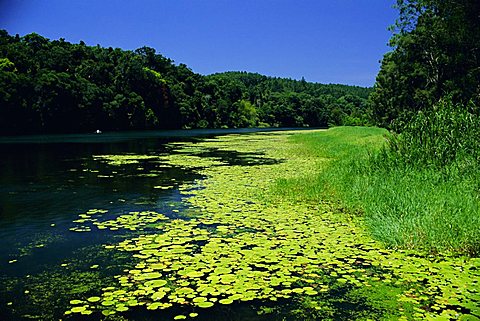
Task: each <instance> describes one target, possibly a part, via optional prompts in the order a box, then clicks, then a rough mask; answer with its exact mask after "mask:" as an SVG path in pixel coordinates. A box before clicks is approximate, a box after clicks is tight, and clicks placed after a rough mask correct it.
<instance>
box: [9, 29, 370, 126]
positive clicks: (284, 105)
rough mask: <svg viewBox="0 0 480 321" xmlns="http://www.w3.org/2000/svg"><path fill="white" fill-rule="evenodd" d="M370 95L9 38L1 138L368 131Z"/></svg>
mask: <svg viewBox="0 0 480 321" xmlns="http://www.w3.org/2000/svg"><path fill="white" fill-rule="evenodd" d="M370 91H371V89H369V88H361V87H354V86H346V85H323V84H317V83H308V82H306V81H304V80H301V81H296V80H291V79H282V78H272V77H266V76H262V75H259V74H252V73H246V72H228V73H222V74H215V75H210V76H202V75H199V74H196V73H194V72H192V70H190V69H189V68H188V67H187V66H186V65H184V64H179V65H176V64H174V62H173V61H172V60H171V59H168V58H166V57H164V56H162V55H160V54H158V53H156V52H155V50H154V49H153V48H148V47H142V48H139V49H137V50H135V51H128V50H122V49H118V48H103V47H101V46H100V45H97V46H94V47H92V46H87V45H86V44H85V43H83V42H80V43H79V44H72V43H69V42H67V41H65V40H64V39H59V40H53V41H50V40H49V39H46V38H44V37H42V36H40V35H38V34H35V33H32V34H28V35H25V36H23V37H20V36H18V35H16V36H11V35H9V34H8V33H7V32H6V31H5V30H3V31H0V133H1V134H27V133H61V132H90V131H93V130H96V129H101V130H129V129H174V128H221V127H253V126H294V127H295V126H328V125H331V124H334V125H341V124H362V123H365V122H366V119H367V112H366V106H367V104H366V101H367V97H368V95H369V93H370Z"/></svg>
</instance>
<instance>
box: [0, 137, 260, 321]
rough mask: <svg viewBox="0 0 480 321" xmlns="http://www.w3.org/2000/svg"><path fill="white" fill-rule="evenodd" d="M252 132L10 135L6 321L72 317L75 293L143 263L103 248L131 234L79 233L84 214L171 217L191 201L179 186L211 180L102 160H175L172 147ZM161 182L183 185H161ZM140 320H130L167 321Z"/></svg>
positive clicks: (1, 182)
mask: <svg viewBox="0 0 480 321" xmlns="http://www.w3.org/2000/svg"><path fill="white" fill-rule="evenodd" d="M247 131H250V132H251V131H255V130H233V131H232V130H229V131H222V130H214V131H212V130H203V131H173V132H172V131H170V132H131V133H110V134H101V135H94V134H90V135H66V136H54V135H53V136H24V137H3V138H0V148H1V149H2V157H0V240H1V243H0V320H30V319H39V320H48V319H52V320H54V319H55V320H58V319H60V318H63V316H62V314H63V311H64V310H65V309H66V307H65V305H66V304H68V300H69V299H70V298H72V296H74V295H75V293H79V292H82V291H83V292H82V293H90V294H91V295H98V293H99V292H101V291H100V287H102V286H106V284H107V285H108V282H111V283H115V280H114V279H113V278H112V276H113V275H115V274H116V273H121V271H122V269H124V268H125V267H129V266H132V265H133V264H134V262H132V261H131V258H128V257H122V256H121V255H119V254H116V255H117V256H115V257H112V255H114V254H111V253H110V254H109V253H108V252H106V251H101V248H102V247H101V244H107V243H109V242H112V243H113V242H118V241H119V240H121V238H122V237H125V236H126V235H124V234H122V233H125V232H114V231H108V232H106V231H98V230H95V229H92V232H89V233H76V232H72V231H70V230H69V228H71V227H73V226H74V223H72V221H73V220H75V219H77V218H78V214H80V213H85V212H86V211H88V210H89V209H105V210H108V214H106V215H108V216H107V218H114V217H115V216H118V215H120V214H124V213H128V212H130V211H142V210H153V211H157V212H159V213H163V214H166V215H167V216H169V215H170V216H175V215H179V214H176V213H172V210H171V208H172V206H171V204H172V203H177V206H176V207H175V208H179V206H178V203H179V202H181V196H180V193H179V191H178V186H179V185H181V184H183V183H188V182H193V181H194V180H197V179H201V178H202V177H201V176H200V175H199V174H198V173H195V172H191V171H188V170H185V169H181V168H176V167H169V168H165V169H162V172H161V173H160V174H159V175H158V176H155V177H150V176H141V175H139V174H149V173H151V169H153V168H154V166H155V165H154V164H152V163H151V161H150V160H144V161H141V162H140V164H130V165H125V166H112V165H108V164H106V163H102V162H99V161H95V160H94V159H93V158H92V156H93V155H106V154H127V153H134V154H142V155H143V154H149V155H166V154H168V153H170V152H171V147H169V146H168V145H166V144H167V143H169V142H178V141H192V140H196V139H199V138H200V137H208V136H212V135H219V134H226V133H231V132H236V133H239V132H247ZM212 153H215V151H212ZM215 156H217V157H219V158H222V159H223V160H226V161H228V162H230V163H232V164H233V163H238V162H241V161H242V155H238V154H236V153H225V152H223V153H219V152H217V155H215ZM250 156H251V155H250ZM112 176H113V177H112ZM158 185H163V186H170V185H173V186H174V187H175V188H173V189H169V190H162V189H155V188H153V187H154V186H158ZM180 208H181V207H180ZM180 215H181V213H180ZM109 252H117V251H109ZM99 262H100V263H101V266H102V268H101V272H98V273H95V274H93V273H91V271H92V269H91V265H92V264H95V263H99ZM105 283H106V284H105ZM78 284H82V286H83V287H84V288H82V289H79V285H78ZM85 291H86V292H85ZM236 309H237V310H236V312H232V310H228V309H227V310H219V311H217V312H216V313H219V315H220V316H221V315H225V316H224V317H221V318H222V319H225V320H227V319H228V320H235V319H243V320H246V319H250V317H248V315H250V314H252V313H253V312H252V311H251V310H250V309H249V308H247V307H242V306H239V307H237V308H236ZM240 311H243V312H241V313H240V314H241V315H243V317H239V314H238V313H239V312H240ZM129 313H131V312H129ZM134 313H136V315H133V316H132V315H130V317H129V319H130V318H132V319H135V320H140V319H141V320H150V319H152V318H153V319H156V317H157V316H158V314H157V315H153V314H151V313H150V314H149V313H145V312H142V311H137V312H134ZM157 313H158V312H157ZM162 313H163V312H162ZM252 315H256V313H254V314H252ZM88 319H94V318H93V317H89V318H88Z"/></svg>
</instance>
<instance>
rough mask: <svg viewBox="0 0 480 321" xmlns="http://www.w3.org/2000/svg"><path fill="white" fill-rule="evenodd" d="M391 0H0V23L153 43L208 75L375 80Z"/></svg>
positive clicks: (46, 32)
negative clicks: (237, 73) (239, 73)
mask: <svg viewBox="0 0 480 321" xmlns="http://www.w3.org/2000/svg"><path fill="white" fill-rule="evenodd" d="M394 2H395V0H145V1H142V0H138V1H127V0H116V1H114V0H82V1H77V0H44V1H34V0H15V1H4V0H0V29H6V30H7V31H8V32H9V33H10V34H17V33H18V34H20V35H25V34H27V33H31V32H36V33H39V34H40V35H42V36H45V37H47V38H50V39H58V38H65V39H66V40H67V41H70V42H79V41H80V40H83V41H85V42H86V43H87V44H88V45H96V44H100V45H102V46H106V47H108V46H112V47H120V48H123V49H136V48H138V47H142V46H144V45H147V46H150V47H153V48H155V49H156V50H157V52H159V53H161V54H162V55H164V56H166V57H168V58H171V59H173V60H174V61H175V62H176V63H185V64H186V65H188V66H189V67H190V68H191V69H192V70H193V71H195V72H198V73H201V74H210V73H215V72H222V71H231V70H235V71H236V70H239V71H250V72H258V73H261V74H265V75H270V76H278V77H288V78H293V79H300V78H301V77H305V79H306V80H307V81H313V82H321V83H342V84H351V85H360V86H372V85H373V84H374V82H375V76H376V74H377V72H378V70H379V67H380V65H379V60H380V59H381V58H382V56H383V54H385V52H387V51H388V50H390V49H389V47H388V46H387V42H388V39H389V38H390V36H391V33H390V32H389V31H388V30H387V27H388V26H389V25H391V24H393V22H394V21H395V19H396V17H397V12H396V10H395V9H393V8H392V6H393V4H394Z"/></svg>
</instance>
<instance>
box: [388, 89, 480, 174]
mask: <svg viewBox="0 0 480 321" xmlns="http://www.w3.org/2000/svg"><path fill="white" fill-rule="evenodd" d="M474 110H475V106H473V105H469V106H462V105H459V104H454V103H453V102H452V101H451V100H449V99H445V100H441V101H440V102H439V103H437V104H435V105H434V106H433V108H432V109H431V110H427V111H423V112H422V111H420V112H418V114H417V116H416V117H414V118H413V119H412V121H411V122H409V123H408V124H406V127H405V129H404V130H403V131H402V133H401V134H400V135H391V136H390V137H389V141H388V148H386V149H384V151H383V153H382V159H381V160H380V162H383V163H388V164H389V163H391V162H394V163H395V164H397V165H398V166H400V165H405V166H408V167H415V166H419V165H423V166H425V165H427V166H432V167H436V168H443V167H444V166H446V165H451V164H453V163H462V164H463V165H465V166H467V165H469V164H470V165H472V166H478V165H480V140H479V137H480V117H479V116H477V115H475V114H474V113H472V111H474Z"/></svg>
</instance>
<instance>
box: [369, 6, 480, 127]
mask: <svg viewBox="0 0 480 321" xmlns="http://www.w3.org/2000/svg"><path fill="white" fill-rule="evenodd" d="M397 8H398V9H399V13H400V17H399V19H398V20H397V22H396V24H395V25H394V26H393V28H392V29H393V30H394V32H395V34H394V36H393V37H392V39H391V42H390V45H391V46H392V48H393V51H392V52H390V53H388V54H386V55H385V56H384V58H383V61H382V66H381V70H380V72H379V74H378V76H377V81H376V84H375V87H374V93H373V94H372V96H371V102H372V112H373V117H374V119H375V121H376V122H377V123H378V124H379V125H381V126H385V127H390V128H392V127H395V128H396V129H401V128H402V127H403V126H404V124H405V123H406V122H408V121H409V119H411V117H413V116H414V115H416V113H417V112H418V111H420V110H426V109H429V108H431V106H433V105H434V104H435V103H436V102H438V101H439V100H440V99H441V98H442V97H445V96H447V95H450V96H451V97H453V100H454V102H459V103H466V102H468V101H469V100H473V101H474V102H477V103H478V102H480V45H479V44H480V1H478V0H448V1H447V0H398V1H397Z"/></svg>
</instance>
